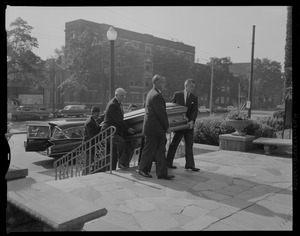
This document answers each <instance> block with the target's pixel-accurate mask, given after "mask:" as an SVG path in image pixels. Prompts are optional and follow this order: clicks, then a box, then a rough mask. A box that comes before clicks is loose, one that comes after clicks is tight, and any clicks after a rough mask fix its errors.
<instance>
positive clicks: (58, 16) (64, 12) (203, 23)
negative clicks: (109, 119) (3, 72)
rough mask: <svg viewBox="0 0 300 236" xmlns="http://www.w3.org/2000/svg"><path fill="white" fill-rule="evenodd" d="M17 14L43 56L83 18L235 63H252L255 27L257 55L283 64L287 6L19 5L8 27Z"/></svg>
mask: <svg viewBox="0 0 300 236" xmlns="http://www.w3.org/2000/svg"><path fill="white" fill-rule="evenodd" d="M17 17H21V18H22V19H23V20H25V21H26V22H27V24H28V25H30V26H32V27H33V28H34V29H33V30H32V34H31V35H32V36H33V37H36V38H37V40H38V44H39V48H38V49H34V50H33V52H34V53H35V54H37V55H38V56H40V57H41V58H42V59H43V60H45V59H47V58H51V57H53V56H54V50H55V49H56V48H59V49H60V48H61V46H64V44H65V33H64V29H65V23H66V22H69V21H73V20H78V19H84V20H88V21H93V22H96V23H105V24H109V25H112V26H115V27H117V28H122V29H126V30H131V31H135V32H139V33H146V34H151V35H153V36H155V37H159V38H163V39H167V40H173V41H179V42H183V43H184V44H188V45H191V46H194V47H195V50H196V54H195V61H196V62H199V63H203V64H206V63H207V61H208V60H209V59H210V58H211V57H230V58H231V61H232V62H233V63H241V62H249V63H250V62H251V52H252V37H253V26H254V25H255V39H254V58H259V59H262V58H268V59H270V60H272V61H273V60H274V61H277V62H280V63H281V65H282V67H283V65H284V56H285V51H284V47H285V39H286V22H287V7H286V6H218V7H216V6H211V7H210V6H192V7H189V6H178V7H175V6H171V7H167V6H166V7H163V6H160V7H152V6H147V7H145V6H144V7H134V6H133V7H127V6H123V7H82V6H81V7H33V6H30V7H26V6H23V7H20V6H7V9H6V22H5V23H6V29H9V25H10V23H11V22H13V21H14V20H15V19H16V18H17Z"/></svg>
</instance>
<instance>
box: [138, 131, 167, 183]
mask: <svg viewBox="0 0 300 236" xmlns="http://www.w3.org/2000/svg"><path fill="white" fill-rule="evenodd" d="M166 142H167V138H166V135H161V136H146V137H145V144H144V148H143V151H142V156H141V160H140V163H139V170H140V171H143V172H148V173H150V172H151V167H152V163H153V161H154V160H155V165H156V175H157V176H158V177H162V176H167V175H168V170H167V162H166V161H167V160H166Z"/></svg>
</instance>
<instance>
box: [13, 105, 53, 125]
mask: <svg viewBox="0 0 300 236" xmlns="http://www.w3.org/2000/svg"><path fill="white" fill-rule="evenodd" d="M49 115H50V112H49V111H47V110H46V109H45V108H38V107H34V106H19V107H18V108H17V109H16V110H15V111H11V112H10V118H11V120H12V121H16V120H36V119H38V120H43V119H47V118H48V117H49Z"/></svg>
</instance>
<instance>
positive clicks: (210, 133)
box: [194, 117, 235, 146]
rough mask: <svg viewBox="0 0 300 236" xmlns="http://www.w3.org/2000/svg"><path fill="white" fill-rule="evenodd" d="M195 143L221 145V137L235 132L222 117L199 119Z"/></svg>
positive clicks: (196, 126) (196, 123)
mask: <svg viewBox="0 0 300 236" xmlns="http://www.w3.org/2000/svg"><path fill="white" fill-rule="evenodd" d="M194 130H195V131H194V142H195V143H202V144H208V145H215V146H218V145H219V135H220V134H228V133H233V132H234V131H235V130H234V128H232V127H231V126H229V125H228V124H227V122H226V121H225V120H224V118H222V117H213V118H211V117H205V118H201V119H197V120H196V122H195V129H194Z"/></svg>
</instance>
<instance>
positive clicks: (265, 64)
mask: <svg viewBox="0 0 300 236" xmlns="http://www.w3.org/2000/svg"><path fill="white" fill-rule="evenodd" d="M253 73H254V76H253V96H256V97H258V98H259V104H258V105H261V106H262V107H266V106H268V104H267V103H268V102H267V101H268V100H270V99H273V97H274V96H280V95H282V87H283V78H282V76H281V65H280V63H279V62H277V61H271V60H270V59H268V58H263V59H258V58H256V59H255V60H254V72H253Z"/></svg>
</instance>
